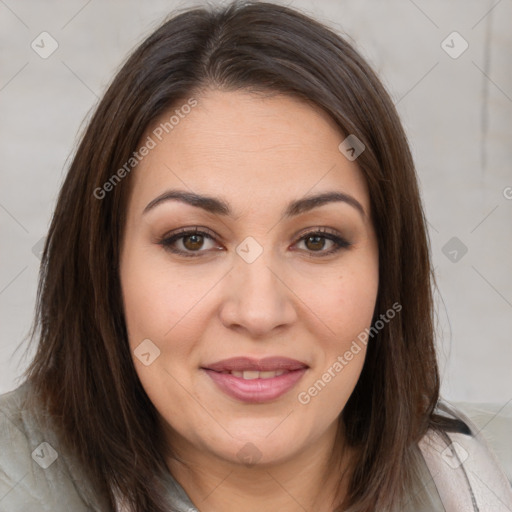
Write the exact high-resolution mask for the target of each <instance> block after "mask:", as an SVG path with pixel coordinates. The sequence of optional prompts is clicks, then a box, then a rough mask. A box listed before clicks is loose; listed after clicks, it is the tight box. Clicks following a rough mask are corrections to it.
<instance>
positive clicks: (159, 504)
mask: <svg viewBox="0 0 512 512" xmlns="http://www.w3.org/2000/svg"><path fill="white" fill-rule="evenodd" d="M204 87H217V88H220V89H223V90H236V89H249V90H253V91H269V92H277V93H283V94H288V95H292V96H294V97H297V98H301V99H304V100H307V101H309V102H312V103H313V104H315V105H317V106H319V107H320V108H322V109H324V110H325V111H326V112H327V113H328V114H329V115H330V116H331V117H332V119H334V120H335V121H336V123H337V124H338V125H339V127H340V130H341V131H342V132H343V133H344V134H346V135H348V134H355V135H356V136H357V137H358V138H359V139H360V140H361V141H362V142H363V143H364V145H365V146H366V150H365V151H364V152H363V153H362V154H361V155H360V156H359V157H358V160H357V163H358V165H359V167H360V169H361V171H362V172H363V174H364V176H365V178H366V180H367V183H368V187H369V192H370V200H371V208H372V213H373V219H374V224H375V229H376V233H377V238H378V245H379V258H380V263H379V272H380V277H379V291H378V297H377V305H376V310H375V318H374V320H376V319H378V318H379V317H380V315H381V314H382V313H384V312H386V311H387V310H388V309H390V308H391V307H392V305H393V304H394V303H396V302H398V303H399V304H401V305H403V309H402V311H401V312H400V315H397V318H396V319H394V320H393V321H392V322H390V323H389V324H388V325H387V326H386V328H385V329H382V330H379V332H378V334H376V335H375V336H374V337H373V339H372V340H371V342H370V343H369V344H368V351H367V356H366V360H365V364H364V367H363V370H362V374H361V376H360V379H359V381H358V383H357V386H356V388H355V390H354V392H353V393H352V395H351V397H350V399H349V401H348V403H347V404H346V407H345V408H344V410H343V412H342V414H341V416H340V424H341V422H343V426H344V429H345V435H346V439H347V441H348V442H349V443H350V444H351V445H352V446H354V447H356V448H357V449H358V450H359V456H358V458H357V460H356V463H355V467H354V469H353V472H352V474H351V478H350V485H349V494H348V496H347V497H346V500H345V503H344V504H343V506H345V507H347V506H352V507H353V509H351V510H354V511H360V512H363V511H367V512H369V511H374V510H384V509H387V508H388V507H389V506H390V505H391V504H395V503H398V502H399V500H400V497H401V496H402V494H403V492H404V489H406V487H407V484H408V482H409V481H410V475H411V467H412V465H413V460H414V459H413V454H414V446H415V443H416V442H417V441H418V440H419V439H420V438H421V437H422V436H423V435H424V434H425V432H426V430H427V429H428V428H429V427H432V426H436V425H439V424H440V419H439V418H437V417H436V415H434V414H433V411H434V407H435V405H436V403H437V401H438V392H439V378H438V369H437V362H436V356H435V350H434V342H433V322H432V314H433V312H432V292H431V268H430V260H429V247H428V240H427V235H426V228H425V219H424V215H423V211H422V207H421V202H420V197H419V192H418V186H417V181H416V176H415V171H414V164H413V161H412V158H411V154H410V151H409V148H408V144H407V140H406V136H405V134H404V132H403V129H402V127H401V124H400V121H399V119H398V115H397V113H396V110H395V108H394V105H393V102H392V101H391V99H390V97H389V96H388V94H387V93H386V91H385V90H384V88H383V86H382V85H381V83H380V82H379V80H378V78H377V77H376V75H375V74H374V73H373V71H372V70H371V69H370V67H369V66H368V65H367V64H366V63H365V61H364V60H363V58H362V57H361V56H360V55H359V54H358V53H357V52H356V51H355V49H354V48H353V47H352V46H351V45H349V44H348V43H347V42H346V41H345V40H344V39H342V38H341V37H339V36H338V35H336V34H335V33H334V32H332V31H331V30H330V29H328V28H327V27H325V26H323V25H322V24H320V23H319V22H317V21H314V20H312V19H310V18H308V17H307V16H305V15H303V14H301V13H299V12H297V11H295V10H292V9H290V8H287V7H282V6H278V5H274V4H271V3H263V2H244V3H234V4H231V5H228V6H226V7H222V8H218V9H215V8H194V9H190V10H187V11H185V12H182V13H179V14H178V15H176V16H174V17H172V18H171V19H169V20H168V21H166V22H165V23H164V24H163V25H162V26H161V27H160V28H159V29H158V30H157V31H156V32H154V33H153V34H152V35H150V37H148V38H147V39H146V40H145V41H144V42H143V43H142V44H141V45H140V46H139V47H138V48H137V49H136V50H135V51H134V53H133V54H132V55H131V56H130V57H129V59H128V60H127V62H126V63H125V65H124V66H123V67H122V69H121V70H120V71H119V73H118V74H117V76H116V77H115V79H114V80H113V82H112V84H111V85H110V87H109V89H108V90H107V92H106V93H105V95H104V97H103V99H102V100H101V102H100V103H99V105H98V107H97V108H96V111H95V113H94V116H93V117H92V119H91V121H90V123H89V125H88V128H87V130H86V132H85V134H84V135H83V137H82V140H81V143H80V144H79V147H78V149H77V152H76V154H75V156H74V159H73V161H72V163H71V166H70V169H69V171H68V173H67V176H66V179H65V181H64V184H63V186H62V188H61V191H60V195H59V198H58V202H57V205H56V209H55V213H54V216H53V219H52V223H51V226H50V229H49V233H48V237H47V242H46V246H45V248H44V252H43V256H42V265H41V270H40V283H39V289H38V299H37V308H36V319H35V323H34V327H33V330H32V339H34V337H35V333H36V331H37V330H39V331H40V333H39V342H38V347H37V353H36V354H35V358H34V359H33V361H32V363H31V365H30V367H29V368H28V370H27V371H26V374H25V377H26V379H27V380H28V381H29V382H30V383H31V384H32V385H33V389H34V390H35V393H36V395H37V396H38V399H39V401H40V402H41V403H42V404H43V405H44V407H45V408H46V410H47V411H48V412H49V414H50V416H51V417H53V418H55V424H56V425H57V427H58V429H59V433H60V436H61V439H62V440H63V442H64V443H65V444H66V445H67V446H68V447H70V448H71V447H73V449H74V451H75V453H76V454H77V455H78V457H79V458H80V461H81V463H82V464H83V466H84V468H86V469H87V470H88V471H89V472H90V474H91V475H93V477H94V478H95V485H97V486H98V489H102V490H103V491H105V492H106V493H107V496H108V497H109V501H110V506H111V508H112V509H114V508H115V505H114V503H115V499H114V496H115V494H114V493H117V492H119V493H120V494H121V495H122V496H124V497H125V498H126V499H127V500H128V503H130V504H131V506H132V507H133V510H135V511H137V512H147V511H156V512H164V510H165V504H164V499H163V497H162V496H163V495H162V490H161V489H159V488H158V487H157V483H156V479H155V478H154V475H155V473H156V472H158V471H166V470H167V468H166V465H165V458H164V457H165V456H166V455H167V454H168V453H169V447H167V446H165V442H164V437H163V435H162V432H161V431H160V426H159V420H158V415H157V412H156V410H155V408H154V406H153V404H152V403H151V402H150V400H149V398H148V397H147V395H146V393H145V392H144V389H143V388H142V386H141V383H140V381H139V379H138V377H137V374H136V372H135V369H134V365H133V362H132V358H131V354H130V350H129V346H128V340H127V333H126V328H125V322H124V313H123V308H122V301H121V293H120V282H119V274H118V261H119V250H120V242H121V238H122V232H123V225H124V218H125V209H126V199H127V195H128V190H129V186H128V184H129V182H130V175H128V176H127V177H126V178H125V179H124V181H123V183H121V184H119V185H118V186H115V187H113V190H112V191H110V192H109V193H108V194H105V197H103V199H97V198H96V197H95V194H94V191H95V190H97V189H98V187H102V185H103V184H104V183H106V182H107V181H108V180H109V179H110V178H111V176H112V175H113V173H114V172H115V171H116V170H117V169H119V168H120V167H122V166H123V164H124V163H125V162H127V161H128V160H129V158H130V157H131V156H132V153H133V152H134V151H135V150H136V149H137V147H138V145H139V144H140V140H141V137H142V135H143V133H144V132H145V130H146V129H147V128H148V126H150V125H151V123H152V122H153V121H154V120H155V119H157V118H158V117H159V116H161V115H162V114H163V113H164V112H165V111H166V110H168V109H169V108H170V106H171V105H173V104H175V103H176V101H177V100H179V99H181V98H186V97H190V96H191V95H192V94H196V93H198V92H199V93H200V91H201V89H202V88H204ZM197 97H200V95H198V96H197ZM134 172H136V171H134ZM148 432H150V433H151V435H148ZM340 478H341V476H340Z"/></svg>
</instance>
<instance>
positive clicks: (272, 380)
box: [202, 357, 308, 403]
mask: <svg viewBox="0 0 512 512" xmlns="http://www.w3.org/2000/svg"><path fill="white" fill-rule="evenodd" d="M202 369H203V370H204V371H205V372H206V373H207V374H208V376H209V377H210V378H211V379H212V380H213V381H214V382H215V384H216V385H217V386H218V387H219V388H220V389H221V391H223V392H224V393H226V394H227V395H229V396H231V397H232V398H236V399H237V400H241V401H243V402H247V403H263V402H269V401H272V400H275V399H277V398H279V397H280V396H282V395H284V394H285V393H286V392H288V391H289V390H290V389H292V388H293V387H294V386H295V384H296V383H297V382H298V381H299V380H300V379H301V378H302V376H303V375H304V373H305V372H306V370H307V369H308V366H307V365H306V364H304V363H301V362H300V361H297V360H295V359H289V358H286V357H266V358H263V359H252V358H249V357H234V358H231V359H225V360H223V361H218V362H216V363H212V364H208V365H206V366H204V367H203V368H202ZM230 372H234V373H235V375H234V374H233V373H230ZM256 372H262V374H261V375H258V374H257V373H256ZM271 372H274V373H275V372H277V375H275V376H272V375H271ZM244 377H245V378H244ZM262 377H264V378H262Z"/></svg>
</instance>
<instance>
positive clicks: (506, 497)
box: [419, 401, 512, 511]
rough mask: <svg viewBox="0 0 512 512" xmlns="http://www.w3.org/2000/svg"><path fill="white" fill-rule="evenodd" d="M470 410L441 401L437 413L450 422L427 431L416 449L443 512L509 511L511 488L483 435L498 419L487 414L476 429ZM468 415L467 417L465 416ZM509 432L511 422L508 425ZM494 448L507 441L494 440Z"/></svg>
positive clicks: (511, 503) (511, 425) (511, 505)
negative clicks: (437, 495) (419, 453)
mask: <svg viewBox="0 0 512 512" xmlns="http://www.w3.org/2000/svg"><path fill="white" fill-rule="evenodd" d="M473 412H474V411H473V410H472V409H471V408H469V407H468V406H467V405H466V406H459V405H457V404H449V403H448V402H445V401H440V402H439V404H438V406H437V408H436V413H437V414H438V415H439V416H440V417H443V418H447V419H449V420H452V421H451V425H450V426H446V428H436V429H433V428H432V429H430V430H429V431H428V432H427V434H426V435H425V436H424V437H423V439H422V440H421V441H420V443H419V446H420V449H421V452H422V455H423V457H424V459H425V462H426V465H427V467H428V470H429V472H430V475H431V477H432V479H433V480H434V482H435V485H436V487H437V490H438V492H439V495H440V497H441V500H442V501H443V505H444V506H445V507H446V510H451V509H452V507H453V506H455V504H458V507H461V508H454V509H453V510H459V509H460V510H468V511H471V510H493V511H500V510H503V511H506V510H512V487H511V485H510V482H509V480H508V478H507V476H506V473H505V471H504V469H503V467H502V465H501V463H500V461H499V460H498V458H497V457H496V454H495V453H494V450H493V449H492V448H491V447H490V446H489V443H488V441H487V439H486V437H485V436H484V434H483V431H484V430H485V429H486V424H485V422H486V421H487V424H490V422H492V421H493V420H494V419H495V418H496V417H497V416H496V412H498V411H496V412H495V413H494V414H493V413H492V412H488V413H487V414H486V415H485V417H484V418H483V420H482V418H481V419H480V421H481V426H477V424H476V422H475V421H474V420H473V418H472V417H471V416H473ZM468 413H469V414H468ZM508 432H509V435H508V436H507V437H509V436H510V433H511V432H512V421H509V422H508ZM494 441H495V443H493V444H495V445H496V446H498V445H499V444H501V443H505V444H506V443H507V439H502V440H498V439H495V440H494Z"/></svg>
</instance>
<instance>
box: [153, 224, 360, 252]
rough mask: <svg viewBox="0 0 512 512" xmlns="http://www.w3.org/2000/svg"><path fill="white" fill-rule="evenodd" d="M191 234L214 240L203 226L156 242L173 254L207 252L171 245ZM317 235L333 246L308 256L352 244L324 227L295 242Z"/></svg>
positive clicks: (344, 247)
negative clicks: (184, 249)
mask: <svg viewBox="0 0 512 512" xmlns="http://www.w3.org/2000/svg"><path fill="white" fill-rule="evenodd" d="M191 235H201V236H203V237H205V238H209V239H210V240H215V236H214V234H213V233H212V232H210V231H209V230H208V229H205V228H202V229H200V228H198V227H196V228H192V229H191V228H182V229H180V230H179V231H177V232H176V233H173V234H171V235H170V236H167V235H166V236H165V237H164V238H163V239H161V240H160V241H159V242H158V243H159V245H161V246H162V247H163V248H164V249H165V250H167V251H170V252H172V253H174V254H179V255H181V256H185V257H187V258H197V257H199V256H201V253H204V252H207V251H204V250H198V251H182V250H181V249H176V248H175V247H173V244H174V243H175V242H176V241H178V240H180V239H183V238H186V237H187V236H191ZM314 236H319V237H321V238H325V239H327V240H330V241H332V242H333V243H334V247H333V248H332V249H330V250H328V251H322V250H320V251H306V252H307V253H308V255H309V256H311V257H313V258H316V257H319V258H322V257H325V256H329V255H331V254H334V253H336V252H338V251H340V250H341V249H347V248H349V247H350V246H351V245H352V244H351V243H350V242H348V241H347V240H345V239H344V238H342V237H340V236H338V235H336V234H334V233H332V232H330V231H329V230H327V229H326V228H318V229H315V230H313V231H308V232H307V233H305V234H303V235H302V236H301V237H300V238H299V239H298V240H297V242H296V243H298V242H301V241H303V240H307V239H308V238H310V237H314Z"/></svg>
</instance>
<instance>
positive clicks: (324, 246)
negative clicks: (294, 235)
mask: <svg viewBox="0 0 512 512" xmlns="http://www.w3.org/2000/svg"><path fill="white" fill-rule="evenodd" d="M350 245H351V243H350V242H348V241H347V240H345V239H344V238H342V237H341V236H339V235H337V234H335V233H334V232H330V231H327V230H326V229H319V230H317V231H312V232H309V233H306V234H305V235H304V236H303V237H302V238H300V240H299V241H298V246H299V248H300V249H301V250H303V251H305V252H306V254H309V255H310V256H328V255H329V254H334V253H336V252H338V251H339V250H341V249H347V248H348V247H350Z"/></svg>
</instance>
